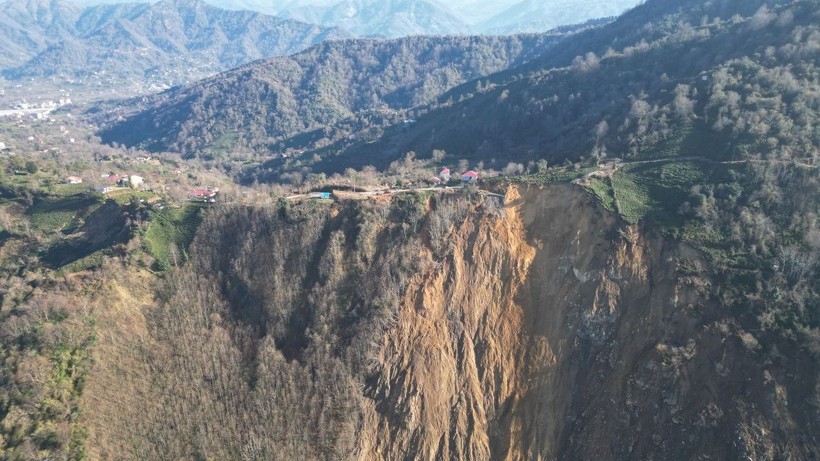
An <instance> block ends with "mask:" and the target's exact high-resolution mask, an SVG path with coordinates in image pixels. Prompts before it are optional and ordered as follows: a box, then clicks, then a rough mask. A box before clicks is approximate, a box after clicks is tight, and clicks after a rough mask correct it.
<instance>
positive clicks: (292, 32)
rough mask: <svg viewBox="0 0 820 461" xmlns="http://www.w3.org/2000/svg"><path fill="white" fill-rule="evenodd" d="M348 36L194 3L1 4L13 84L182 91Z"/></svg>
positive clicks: (2, 54) (1, 39)
mask: <svg viewBox="0 0 820 461" xmlns="http://www.w3.org/2000/svg"><path fill="white" fill-rule="evenodd" d="M348 36H349V34H347V33H346V32H343V31H341V30H340V29H337V28H332V27H323V26H317V25H312V24H306V23H302V22H299V21H294V20H289V19H280V18H277V17H273V16H269V15H265V14H262V13H257V12H251V11H228V10H224V9H220V8H217V7H214V6H211V5H208V4H205V3H203V2H202V1H199V0H163V1H161V2H158V3H154V4H148V3H142V4H138V3H123V4H112V5H98V6H89V7H82V6H79V5H77V4H74V3H70V2H66V1H64V0H11V1H9V2H6V3H3V4H0V69H2V73H3V76H4V77H5V78H6V79H10V80H15V79H21V78H29V77H48V76H53V75H57V74H60V75H63V76H66V77H69V78H82V77H86V76H89V75H93V74H99V73H105V74H107V75H114V76H122V77H127V78H146V79H151V78H154V79H164V80H167V81H169V82H173V83H178V82H180V83H181V82H185V81H186V80H188V79H196V78H201V77H204V76H207V75H212V74H214V73H216V72H219V71H223V70H226V69H229V68H232V67H236V66H239V65H241V64H244V63H247V62H250V61H252V60H255V59H259V58H263V57H269V56H275V55H288V54H292V53H296V52H298V51H301V50H303V49H305V48H307V47H309V46H311V45H314V44H316V43H319V42H321V41H323V40H326V39H333V38H344V37H348Z"/></svg>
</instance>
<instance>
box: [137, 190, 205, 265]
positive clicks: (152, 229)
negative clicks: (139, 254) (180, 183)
mask: <svg viewBox="0 0 820 461" xmlns="http://www.w3.org/2000/svg"><path fill="white" fill-rule="evenodd" d="M203 208H204V207H203V206H202V205H199V204H193V203H192V204H187V205H185V206H183V207H181V208H176V209H166V210H160V211H152V212H151V215H150V216H151V220H150V223H149V224H148V229H147V230H146V231H145V247H146V250H147V251H148V253H150V254H151V256H152V257H153V258H154V260H155V261H156V262H155V267H154V268H155V269H157V270H167V269H169V268H170V267H171V265H172V264H173V263H175V262H180V261H182V260H184V259H185V258H186V252H187V250H188V247H189V246H190V244H191V242H192V241H193V239H194V235H195V234H196V230H197V228H199V225H200V223H201V222H202V212H203Z"/></svg>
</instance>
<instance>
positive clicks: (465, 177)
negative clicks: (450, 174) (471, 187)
mask: <svg viewBox="0 0 820 461" xmlns="http://www.w3.org/2000/svg"><path fill="white" fill-rule="evenodd" d="M461 180H462V181H464V182H476V181H478V173H476V172H475V171H473V170H470V171H468V172H466V173H464V174H462V175H461Z"/></svg>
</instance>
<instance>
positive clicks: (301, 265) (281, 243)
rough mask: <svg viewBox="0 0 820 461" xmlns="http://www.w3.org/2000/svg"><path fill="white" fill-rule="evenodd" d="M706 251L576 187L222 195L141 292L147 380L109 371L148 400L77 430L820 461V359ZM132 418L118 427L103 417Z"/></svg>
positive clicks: (365, 445) (569, 454) (239, 450)
mask: <svg viewBox="0 0 820 461" xmlns="http://www.w3.org/2000/svg"><path fill="white" fill-rule="evenodd" d="M454 205H455V207H454ZM457 206H461V207H463V208H464V209H463V210H462V211H461V212H453V213H451V214H447V215H446V216H447V219H446V220H444V221H443V222H445V223H452V226H447V227H446V228H447V232H446V233H445V234H444V236H443V237H442V235H441V231H440V229H441V228H442V225H441V222H442V219H443V218H441V217H442V216H444V215H445V214H446V213H448V211H447V210H451V211H452V210H458V208H457ZM448 207H449V208H448ZM705 264H706V262H705V261H704V260H702V259H701V257H700V256H699V255H698V254H697V253H696V252H695V251H693V250H691V249H688V248H686V247H685V246H682V245H681V244H679V243H676V242H673V241H669V240H667V239H664V238H663V237H661V236H660V235H656V234H655V233H653V232H652V231H651V230H646V229H644V228H641V227H636V226H627V225H625V224H623V222H621V221H619V220H618V219H617V217H615V216H614V215H612V214H609V213H607V212H605V211H604V210H602V209H601V208H600V207H598V206H597V205H596V204H595V202H594V201H592V200H591V199H590V198H589V197H588V196H587V195H586V194H585V193H584V192H583V191H582V190H581V189H580V188H577V187H575V186H570V185H560V186H551V187H548V188H544V189H536V188H533V189H519V188H511V189H510V190H509V191H507V196H506V204H505V206H504V207H503V208H498V207H496V206H495V204H494V203H493V201H492V199H480V198H478V197H475V198H472V199H470V200H466V199H461V201H459V200H458V199H455V198H451V199H440V198H439V199H433V200H432V201H431V202H430V203H426V202H425V201H420V202H417V203H410V202H408V203H400V204H395V203H394V204H392V205H388V204H368V203H350V204H347V205H337V206H334V207H333V208H330V209H326V208H322V207H320V206H319V207H317V206H311V207H306V208H300V209H290V210H288V209H282V210H249V209H244V208H242V209H238V208H234V209H226V210H223V211H215V212H214V213H211V214H210V215H209V216H208V218H206V221H205V223H204V225H203V228H202V229H201V231H200V236H199V237H198V239H197V241H196V242H195V243H194V246H193V247H192V259H191V261H190V262H189V264H188V265H186V266H185V267H184V268H181V269H179V270H178V271H177V272H176V273H175V274H174V275H173V276H172V277H171V280H170V281H169V287H168V289H166V290H164V292H163V294H162V296H161V297H160V299H159V301H158V302H157V306H156V307H148V308H144V309H141V308H140V307H139V306H138V305H135V306H134V309H136V310H138V311H140V312H142V313H143V314H145V317H146V318H147V322H145V323H144V324H143V323H141V322H138V323H140V325H143V326H141V327H140V328H138V329H133V330H134V331H136V330H139V332H140V333H139V338H137V334H136V333H133V334H130V336H128V335H127V336H128V337H130V338H132V339H131V341H133V344H134V345H136V344H139V346H140V348H141V349H140V351H142V353H143V354H144V356H142V358H140V359H139V360H137V362H141V363H143V365H140V367H144V368H145V369H146V370H147V369H150V373H151V376H150V377H149V381H150V383H147V384H146V383H145V381H144V378H145V377H144V376H137V374H134V373H132V374H130V375H129V374H127V373H121V375H122V376H121V383H120V384H121V386H124V387H125V388H128V387H129V386H134V387H135V389H139V390H140V394H139V395H137V396H135V397H132V398H133V400H122V402H123V405H124V408H121V409H120V410H119V411H113V410H114V409H112V408H108V407H109V406H108V405H102V406H100V408H101V409H102V410H99V411H94V409H91V411H89V414H88V416H87V418H88V419H89V421H91V423H92V424H90V426H91V427H92V434H91V436H90V439H89V440H90V441H91V443H92V444H93V443H95V442H99V443H104V444H106V445H109V447H108V448H107V450H105V451H103V450H100V451H97V452H95V453H107V454H106V455H104V456H101V457H102V458H108V459H134V458H144V457H151V458H157V459H159V458H163V459H170V458H194V459H236V458H241V459H286V458H288V457H292V456H299V457H300V458H301V459H360V460H396V459H430V460H433V459H453V460H456V459H463V460H468V459H469V460H483V459H487V460H488V459H494V460H495V459H497V460H523V459H534V460H538V459H698V458H700V459H782V458H787V457H788V456H791V457H792V459H812V458H813V457H817V456H818V455H820V453H818V444H817V441H816V440H815V439H814V437H815V436H814V434H816V433H817V423H818V420H817V414H818V382H817V362H816V359H814V358H812V356H811V355H810V354H809V353H807V352H805V351H802V350H800V349H798V348H796V347H795V346H794V345H792V344H791V343H783V342H781V343H776V342H775V341H774V340H769V338H762V337H757V338H756V337H755V336H753V335H752V334H751V333H750V332H747V331H745V330H744V325H743V316H742V314H738V313H735V312H727V311H726V309H723V308H722V307H721V305H720V303H719V302H718V301H717V300H716V298H715V297H714V296H713V293H714V292H715V287H713V286H711V284H710V281H709V279H708V278H707V277H705V276H704V275H703V274H704V272H703V271H702V270H701V269H702V268H703V267H704V265H705ZM682 268H685V270H683V269H682ZM135 304H136V303H135ZM112 323H113V324H114V325H112V328H116V325H117V324H119V325H120V326H121V328H122V329H123V330H124V329H126V326H124V325H122V324H121V322H120V323H117V322H112ZM146 331H147V333H146ZM110 345H111V347H118V348H122V347H123V345H122V344H121V343H119V342H116V341H114V342H110ZM101 347H104V346H101ZM90 376H91V377H90V378H89V386H91V388H93V389H95V391H96V392H99V393H101V394H103V395H104V394H105V393H106V391H105V390H104V388H105V387H106V386H101V385H100V384H101V382H98V381H95V379H102V378H99V377H100V376H105V370H98V372H97V373H96V374H95V373H94V372H92V373H91V375H90ZM109 394H111V395H114V394H116V392H113V391H110V392H109ZM99 398H100V399H102V400H105V399H106V398H107V397H105V396H103V397H99ZM140 399H142V401H143V403H144V405H143V404H141V403H140V402H139V400H140ZM106 408H108V409H107V410H106ZM124 419H127V420H128V421H133V423H132V424H131V425H130V427H131V429H132V430H133V431H134V433H133V436H129V435H126V434H120V436H119V437H117V436H114V435H112V434H110V433H103V432H102V431H103V428H108V429H106V430H116V429H113V428H119V427H128V424H124V423H123V421H122V420H124ZM111 420H120V421H119V422H112V423H110V424H102V421H111ZM116 453H119V454H116Z"/></svg>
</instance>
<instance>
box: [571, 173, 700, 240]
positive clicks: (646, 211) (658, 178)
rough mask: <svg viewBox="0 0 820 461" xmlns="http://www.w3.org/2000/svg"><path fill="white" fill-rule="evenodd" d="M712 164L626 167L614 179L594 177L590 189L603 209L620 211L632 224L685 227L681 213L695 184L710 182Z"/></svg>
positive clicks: (590, 181) (589, 185) (613, 176)
mask: <svg viewBox="0 0 820 461" xmlns="http://www.w3.org/2000/svg"><path fill="white" fill-rule="evenodd" d="M714 169H715V168H714V166H712V164H706V163H702V162H695V161H670V162H664V163H646V164H639V165H625V166H624V167H622V168H621V169H620V170H618V171H617V172H616V173H615V174H614V175H612V178H610V179H606V178H604V179H601V178H592V179H590V180H589V184H588V185H587V188H588V189H589V190H590V192H591V193H592V194H593V195H594V196H595V197H596V198H598V200H599V201H600V202H601V204H602V205H603V206H604V208H606V209H608V210H610V211H617V212H618V213H619V214H620V215H621V217H623V219H624V220H625V221H627V222H629V223H632V224H634V223H637V222H639V221H641V220H642V219H645V218H649V219H651V220H653V221H655V222H656V223H658V224H660V225H661V226H663V227H676V226H680V225H681V224H682V218H681V216H680V214H679V213H678V211H679V209H680V207H681V205H683V203H684V202H686V201H687V200H688V199H689V197H690V194H691V189H692V187H693V186H695V185H696V184H702V183H704V182H706V181H708V180H709V179H710V178H711V176H712V175H713V172H714Z"/></svg>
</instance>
